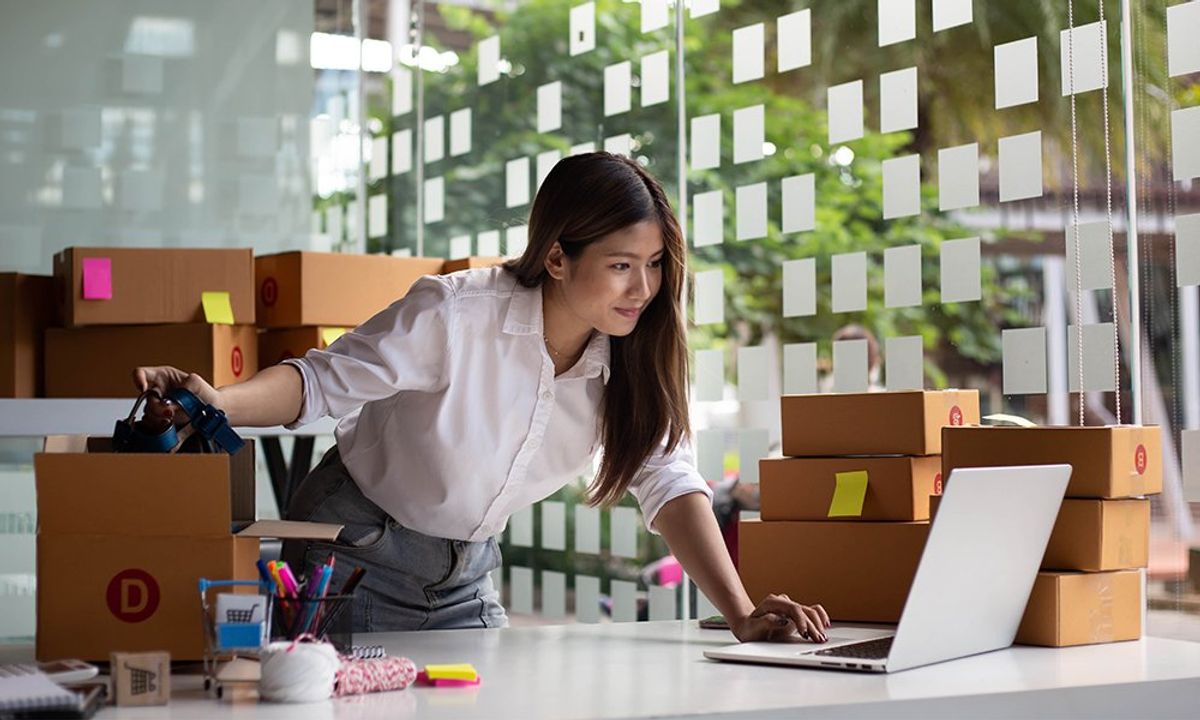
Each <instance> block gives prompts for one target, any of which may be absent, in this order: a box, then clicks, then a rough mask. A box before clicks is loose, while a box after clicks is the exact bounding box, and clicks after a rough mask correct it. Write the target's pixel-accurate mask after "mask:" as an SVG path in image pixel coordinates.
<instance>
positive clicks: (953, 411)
mask: <svg viewBox="0 0 1200 720" xmlns="http://www.w3.org/2000/svg"><path fill="white" fill-rule="evenodd" d="M950 424H951V425H962V424H963V413H962V408H960V407H959V406H957V405H955V406H954V407H952V408H950Z"/></svg>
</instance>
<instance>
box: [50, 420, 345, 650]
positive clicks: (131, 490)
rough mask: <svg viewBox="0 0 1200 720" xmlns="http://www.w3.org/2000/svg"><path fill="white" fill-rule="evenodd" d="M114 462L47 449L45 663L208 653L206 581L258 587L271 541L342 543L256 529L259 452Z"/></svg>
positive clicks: (320, 533)
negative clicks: (202, 592) (203, 607)
mask: <svg viewBox="0 0 1200 720" xmlns="http://www.w3.org/2000/svg"><path fill="white" fill-rule="evenodd" d="M253 447H254V446H253V444H252V443H248V444H247V446H246V448H244V449H243V450H242V451H241V452H239V453H238V454H237V455H234V456H230V455H226V454H223V453H218V454H178V455H168V454H113V453H111V452H107V442H106V439H105V438H93V439H92V440H91V441H89V443H88V448H87V449H88V451H87V452H79V451H77V450H79V448H77V447H74V443H62V444H60V443H55V442H51V441H48V442H47V447H46V452H42V453H37V454H36V455H35V456H34V473H35V479H36V484H37V499H38V536H37V548H38V551H37V568H38V593H37V657H38V658H39V659H41V660H48V659H53V658H62V657H77V658H81V659H84V660H93V661H103V660H106V659H107V658H108V655H109V653H111V652H114V651H132V652H140V651H157V650H164V651H166V652H169V653H170V654H171V656H172V657H173V658H174V659H176V660H198V659H200V658H201V656H202V653H203V650H204V636H203V633H202V631H201V621H200V604H199V603H200V599H199V594H198V592H197V585H196V583H197V581H198V580H199V578H201V577H206V578H209V579H213V580H227V579H235V580H255V579H257V577H258V572H257V569H256V568H255V566H254V563H255V561H256V560H257V559H258V558H259V539H260V538H262V537H287V538H292V537H296V538H320V539H325V540H332V539H333V538H336V537H337V534H338V532H339V531H340V529H341V528H340V526H336V525H321V524H315V523H287V522H279V521H273V522H272V521H266V522H262V521H260V522H253V517H254V472H253V471H254V452H253Z"/></svg>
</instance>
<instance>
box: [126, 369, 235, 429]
mask: <svg viewBox="0 0 1200 720" xmlns="http://www.w3.org/2000/svg"><path fill="white" fill-rule="evenodd" d="M133 384H134V386H136V387H137V390H138V392H140V393H141V392H146V391H147V390H157V391H158V394H159V395H162V396H166V394H167V393H168V392H170V391H171V390H174V389H175V388H183V389H185V390H189V391H191V393H192V394H193V395H195V396H196V397H197V398H199V399H200V401H201V402H204V403H206V404H208V405H215V406H216V407H218V408H219V407H221V392H220V391H219V390H217V389H216V388H214V387H213V386H212V385H209V384H208V381H206V380H205V379H204V378H202V377H200V376H199V375H197V374H196V373H186V372H184V371H182V370H179V369H177V368H173V367H170V366H167V365H160V366H157V367H139V368H137V369H135V370H134V371H133ZM146 411H147V412H148V413H149V414H150V415H151V416H153V417H157V418H160V419H163V420H170V419H171V418H172V416H173V415H174V408H173V406H171V405H168V404H166V403H164V402H162V401H161V400H157V399H155V398H153V397H151V398H149V399H148V400H147V402H146Z"/></svg>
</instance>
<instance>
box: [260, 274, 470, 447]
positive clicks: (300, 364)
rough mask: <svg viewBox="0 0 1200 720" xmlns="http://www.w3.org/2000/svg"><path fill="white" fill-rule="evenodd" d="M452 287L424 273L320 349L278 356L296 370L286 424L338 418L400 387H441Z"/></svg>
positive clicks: (394, 391) (448, 337)
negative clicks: (298, 390) (299, 395)
mask: <svg viewBox="0 0 1200 720" xmlns="http://www.w3.org/2000/svg"><path fill="white" fill-rule="evenodd" d="M453 309H454V290H453V288H452V287H451V286H450V285H449V284H448V283H447V282H446V281H445V280H443V279H442V278H440V277H438V276H434V275H426V276H424V277H421V278H420V279H418V280H417V281H416V282H415V283H413V285H412V287H411V288H409V291H408V293H407V294H405V296H404V297H402V298H400V299H399V300H397V301H396V302H394V303H392V304H391V305H390V306H388V307H387V308H386V309H385V310H383V311H381V312H379V313H378V314H376V315H375V316H374V317H372V318H371V319H370V320H367V321H366V322H365V323H363V324H362V325H360V326H358V327H357V328H355V329H354V330H352V331H350V332H347V333H345V334H343V335H342V336H341V337H340V338H338V339H337V340H336V341H334V342H333V344H332V345H330V346H329V347H328V348H326V349H324V350H317V349H315V348H314V349H312V350H309V351H308V352H307V353H305V354H304V357H302V358H292V359H289V360H285V361H284V362H285V363H287V364H289V365H293V366H295V367H296V369H297V370H299V371H300V375H301V377H302V378H303V383H304V404H303V407H302V409H301V411H300V417H298V418H296V420H295V422H292V423H290V424H288V425H287V426H286V427H287V428H288V429H294V428H297V427H300V426H302V425H307V424H308V423H311V422H313V421H315V420H319V419H320V418H322V417H325V416H327V415H328V416H332V417H335V418H340V417H343V416H345V415H349V414H350V413H351V412H353V411H355V410H357V409H358V408H359V407H361V406H362V405H363V404H364V403H367V402H369V401H371V400H378V399H381V398H385V397H390V396H392V395H395V394H396V393H398V392H401V391H404V390H415V391H426V392H433V391H436V390H439V389H442V388H444V387H445V384H446V382H447V372H446V366H447V364H448V360H449V347H450V335H451V327H450V326H451V324H452V322H453Z"/></svg>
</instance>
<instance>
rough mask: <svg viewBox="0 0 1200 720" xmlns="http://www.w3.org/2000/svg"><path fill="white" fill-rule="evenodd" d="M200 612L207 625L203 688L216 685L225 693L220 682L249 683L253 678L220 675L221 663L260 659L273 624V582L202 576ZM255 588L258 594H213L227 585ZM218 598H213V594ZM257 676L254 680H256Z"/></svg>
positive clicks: (204, 626) (202, 620) (230, 586)
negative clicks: (242, 659)
mask: <svg viewBox="0 0 1200 720" xmlns="http://www.w3.org/2000/svg"><path fill="white" fill-rule="evenodd" d="M199 586H200V615H201V622H202V623H203V628H204V648H205V649H204V689H205V690H209V689H212V688H214V687H215V688H216V692H217V697H221V695H222V694H223V691H222V687H221V682H222V680H224V681H226V682H249V681H250V680H251V679H250V678H240V677H239V678H234V677H226V678H222V677H221V676H220V673H219V670H220V668H221V663H222V662H232V661H233V660H236V659H238V658H257V657H258V654H259V652H260V651H261V650H262V648H263V647H264V646H265V645H266V644H267V641H268V639H269V633H270V627H271V596H272V595H273V594H274V592H275V586H274V584H273V583H266V582H263V581H260V580H208V579H206V578H200V582H199ZM236 587H245V588H255V589H257V590H258V594H235V593H214V592H213V590H220V589H227V588H236ZM214 595H215V596H216V598H217V601H216V602H215V603H214V602H212V601H211V598H212V597H213V596H214ZM257 679H258V678H257V677H255V678H253V680H257Z"/></svg>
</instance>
